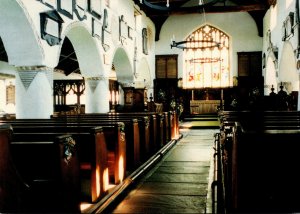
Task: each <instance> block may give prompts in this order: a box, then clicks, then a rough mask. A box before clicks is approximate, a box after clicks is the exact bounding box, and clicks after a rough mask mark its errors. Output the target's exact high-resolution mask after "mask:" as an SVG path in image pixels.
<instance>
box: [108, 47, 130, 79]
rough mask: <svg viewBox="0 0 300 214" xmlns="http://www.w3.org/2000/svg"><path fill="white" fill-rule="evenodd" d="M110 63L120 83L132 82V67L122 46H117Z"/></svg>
mask: <svg viewBox="0 0 300 214" xmlns="http://www.w3.org/2000/svg"><path fill="white" fill-rule="evenodd" d="M112 63H113V65H114V67H115V71H116V75H117V80H118V82H120V83H125V84H133V81H134V76H133V69H132V66H131V63H130V60H129V57H128V54H127V53H126V51H125V50H124V49H123V48H117V49H116V51H115V53H114V55H113V60H112Z"/></svg>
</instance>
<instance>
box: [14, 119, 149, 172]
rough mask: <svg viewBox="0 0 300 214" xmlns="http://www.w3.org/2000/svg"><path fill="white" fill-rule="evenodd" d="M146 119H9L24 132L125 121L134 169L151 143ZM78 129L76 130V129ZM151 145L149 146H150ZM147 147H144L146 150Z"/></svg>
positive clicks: (79, 130) (63, 129) (130, 167)
mask: <svg viewBox="0 0 300 214" xmlns="http://www.w3.org/2000/svg"><path fill="white" fill-rule="evenodd" d="M146 119H147V118H146ZM146 119H139V120H138V119H135V118H110V119H108V118H105V117H103V118H94V117H91V118H89V117H87V118H85V117H70V118H69V117H62V118H55V119H46V120H45V119H37V120H36V119H22V120H20V119H19V120H12V121H9V122H11V124H13V126H14V129H15V130H16V131H18V127H19V126H21V127H22V128H21V131H22V132H29V133H30V132H35V131H36V132H40V131H39V130H47V128H48V129H49V127H50V128H51V129H52V128H54V127H55V126H59V127H60V131H64V132H67V131H69V130H70V129H71V128H72V129H73V131H74V132H82V131H83V129H84V128H88V127H91V126H102V125H108V124H117V123H118V122H121V123H124V126H125V128H124V132H125V136H126V147H127V148H126V153H127V155H126V156H127V157H128V158H127V161H126V162H128V164H127V168H128V169H129V170H134V169H135V168H136V167H138V166H140V165H141V162H142V161H141V151H140V150H141V148H144V147H145V146H144V145H143V143H146V144H149V143H150V141H149V138H150V133H149V127H148V126H146V123H147V121H146ZM75 130H76V131H75ZM148 147H149V146H148ZM144 150H145V149H143V151H144Z"/></svg>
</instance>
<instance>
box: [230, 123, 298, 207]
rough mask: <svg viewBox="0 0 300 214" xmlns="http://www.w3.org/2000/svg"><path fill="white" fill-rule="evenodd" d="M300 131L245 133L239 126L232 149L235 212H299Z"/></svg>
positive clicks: (235, 132)
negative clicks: (299, 169) (299, 167)
mask: <svg viewBox="0 0 300 214" xmlns="http://www.w3.org/2000/svg"><path fill="white" fill-rule="evenodd" d="M299 139H300V130H299V129H298V128H296V129H287V130H284V129H283V128H282V127H281V128H280V129H269V130H268V129H266V130H261V131H257V130H251V129H244V128H243V127H242V126H241V125H240V124H239V123H236V125H235V127H234V132H233V146H232V192H231V196H232V198H231V199H232V204H231V209H232V210H231V211H234V212H299V211H300V205H299V202H298V197H297V195H298V194H299V191H300V182H299V180H300V175H299V173H297V168H298V162H299V158H298V156H299V148H300V145H299Z"/></svg>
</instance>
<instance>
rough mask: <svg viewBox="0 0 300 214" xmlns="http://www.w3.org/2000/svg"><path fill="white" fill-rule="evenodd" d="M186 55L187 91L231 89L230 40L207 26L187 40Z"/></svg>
mask: <svg viewBox="0 0 300 214" xmlns="http://www.w3.org/2000/svg"><path fill="white" fill-rule="evenodd" d="M186 41H187V43H186V46H185V48H184V52H183V59H184V67H183V70H184V74H183V88H219V87H228V86H229V84H230V81H229V80H230V79H229V78H230V75H229V37H228V36H227V35H226V34H225V33H224V32H222V31H220V30H219V29H217V28H214V27H212V26H210V25H205V26H203V27H201V28H199V29H198V30H196V31H194V32H193V33H192V34H191V35H189V36H188V37H187V39H186Z"/></svg>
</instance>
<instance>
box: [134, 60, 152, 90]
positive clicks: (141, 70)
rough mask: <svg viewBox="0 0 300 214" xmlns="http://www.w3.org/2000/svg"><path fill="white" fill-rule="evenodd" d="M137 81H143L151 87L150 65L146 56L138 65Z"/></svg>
mask: <svg viewBox="0 0 300 214" xmlns="http://www.w3.org/2000/svg"><path fill="white" fill-rule="evenodd" d="M137 71H138V75H137V81H138V82H143V83H144V86H145V87H147V88H149V87H151V85H152V78H151V71H150V66H149V63H148V61H147V59H146V58H142V59H141V60H140V62H139V64H138V66H137Z"/></svg>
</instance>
